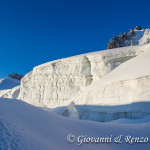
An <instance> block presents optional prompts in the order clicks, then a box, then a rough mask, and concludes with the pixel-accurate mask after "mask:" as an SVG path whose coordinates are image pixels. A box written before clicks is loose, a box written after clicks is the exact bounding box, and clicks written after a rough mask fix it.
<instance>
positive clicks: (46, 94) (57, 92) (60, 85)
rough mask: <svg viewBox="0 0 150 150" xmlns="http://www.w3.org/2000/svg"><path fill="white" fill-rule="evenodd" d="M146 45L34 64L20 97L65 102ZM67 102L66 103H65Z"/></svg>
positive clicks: (44, 103) (51, 103) (39, 101)
mask: <svg viewBox="0 0 150 150" xmlns="http://www.w3.org/2000/svg"><path fill="white" fill-rule="evenodd" d="M143 47H145V45H140V46H133V47H124V48H118V49H113V50H112V51H110V50H105V51H98V52H93V53H87V54H82V55H78V56H74V57H69V58H64V59H60V60H56V61H52V62H48V63H45V64H42V65H39V66H37V67H34V68H33V70H32V71H31V72H29V73H28V74H26V75H25V77H24V78H23V79H22V80H21V88H20V95H19V98H20V99H22V100H24V101H26V102H28V103H30V104H33V105H36V106H45V107H51V108H53V107H57V106H62V105H64V103H65V102H66V103H67V104H69V103H68V100H70V99H71V98H72V97H74V96H75V95H76V94H77V93H78V92H79V91H81V90H82V89H84V88H86V87H88V86H89V85H91V84H92V83H94V82H97V80H98V79H100V78H102V77H103V76H105V75H107V74H108V73H110V72H111V71H112V70H114V69H115V68H117V67H118V66H119V65H120V64H122V63H124V62H125V61H128V60H130V59H132V58H134V57H136V56H138V55H139V54H141V53H143V52H144V51H145V49H144V48H143ZM65 105H66V104H65Z"/></svg>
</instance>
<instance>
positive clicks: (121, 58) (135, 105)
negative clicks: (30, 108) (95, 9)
mask: <svg viewBox="0 0 150 150" xmlns="http://www.w3.org/2000/svg"><path fill="white" fill-rule="evenodd" d="M149 30H150V29H146V30H143V29H141V28H140V27H139V26H137V27H136V28H135V29H134V30H133V31H131V32H130V33H127V34H126V36H127V39H126V40H124V43H126V44H127V45H124V44H123V45H122V46H125V47H122V46H117V47H120V48H115V49H113V50H104V51H98V52H93V53H87V54H82V55H79V56H74V57H69V58H64V59H60V60H56V61H52V62H48V63H45V64H42V65H39V66H37V67H35V68H33V70H32V71H31V72H29V73H28V74H27V75H25V77H24V78H23V79H22V80H21V88H20V95H19V98H20V99H22V100H24V101H25V102H28V103H30V104H33V105H36V106H45V107H50V108H56V107H60V106H67V105H68V104H70V102H72V101H73V102H75V104H76V105H79V106H77V110H78V112H79V118H81V119H88V120H96V121H111V120H115V119H119V118H129V119H137V118H142V117H144V116H146V115H148V114H149V113H150V111H149V102H150V91H149V89H150V80H149V78H150V77H149V76H150V69H149V66H148V64H150V61H149V60H150V59H149V58H150V43H149V37H150V33H149ZM123 37H124V36H123ZM128 37H130V38H131V37H132V38H131V39H128ZM131 40H132V43H134V44H132V45H134V46H129V45H130V44H129V43H131ZM122 105H124V107H122ZM95 106H96V107H95ZM101 106H105V107H101ZM114 106H116V107H114ZM141 106H142V107H141ZM145 107H146V108H147V109H144V108H145ZM121 108H123V109H121ZM65 112H66V111H65ZM139 112H140V113H139ZM67 114H68V110H67ZM65 115H66V114H65Z"/></svg>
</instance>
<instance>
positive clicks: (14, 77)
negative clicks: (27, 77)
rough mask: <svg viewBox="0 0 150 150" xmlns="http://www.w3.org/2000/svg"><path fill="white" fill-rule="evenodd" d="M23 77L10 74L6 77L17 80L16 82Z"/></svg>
mask: <svg viewBox="0 0 150 150" xmlns="http://www.w3.org/2000/svg"><path fill="white" fill-rule="evenodd" d="M23 76H24V75H21V74H17V73H10V74H8V77H11V78H13V79H17V80H21V79H22V78H23Z"/></svg>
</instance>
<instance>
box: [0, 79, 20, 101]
mask: <svg viewBox="0 0 150 150" xmlns="http://www.w3.org/2000/svg"><path fill="white" fill-rule="evenodd" d="M19 93H20V81H19V80H17V79H13V78H11V77H7V78H4V79H0V97H6V98H17V97H18V96H19Z"/></svg>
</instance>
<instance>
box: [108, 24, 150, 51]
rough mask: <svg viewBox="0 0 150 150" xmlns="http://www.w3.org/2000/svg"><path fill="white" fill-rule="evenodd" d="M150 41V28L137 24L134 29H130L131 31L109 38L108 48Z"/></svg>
mask: <svg viewBox="0 0 150 150" xmlns="http://www.w3.org/2000/svg"><path fill="white" fill-rule="evenodd" d="M147 43H150V29H142V28H141V27H140V26H136V27H135V28H134V30H132V29H130V32H128V33H127V32H124V34H122V33H120V34H119V36H113V38H112V39H110V40H109V43H108V46H107V49H113V48H119V47H126V46H133V45H141V44H147Z"/></svg>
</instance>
